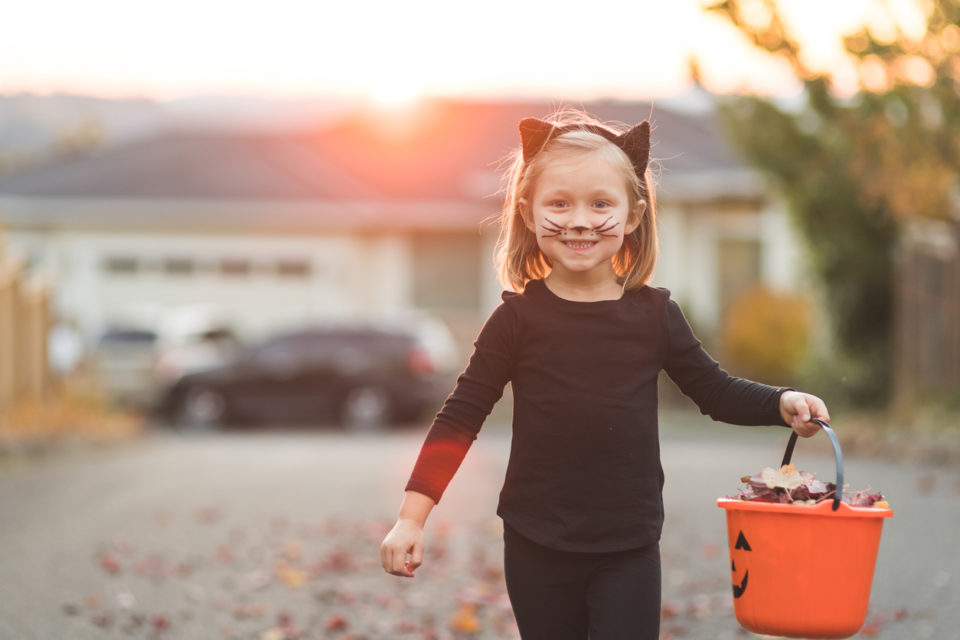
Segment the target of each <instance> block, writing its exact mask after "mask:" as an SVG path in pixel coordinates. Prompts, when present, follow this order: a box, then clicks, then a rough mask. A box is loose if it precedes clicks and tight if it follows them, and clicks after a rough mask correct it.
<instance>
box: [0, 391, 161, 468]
mask: <svg viewBox="0 0 960 640" xmlns="http://www.w3.org/2000/svg"><path fill="white" fill-rule="evenodd" d="M143 427H144V421H143V418H142V417H141V416H140V415H138V414H136V413H132V412H128V411H124V410H120V409H116V408H114V407H112V406H111V405H110V403H109V402H108V401H107V399H106V398H105V397H104V395H103V394H102V393H100V392H99V391H98V390H97V389H96V387H95V386H93V385H92V384H91V383H89V382H87V381H84V380H70V381H65V382H64V383H62V384H61V385H60V386H59V387H58V388H57V389H55V390H53V391H51V392H49V393H48V394H47V396H46V397H43V398H40V399H24V400H20V401H19V402H16V403H14V405H13V406H11V407H10V408H8V409H6V410H3V411H0V455H3V454H4V453H16V452H30V451H34V450H39V449H44V448H47V447H49V446H51V445H55V444H59V443H64V442H68V441H83V442H110V441H117V440H123V439H126V438H129V437H131V436H133V435H136V434H138V433H140V432H141V430H142V429H143Z"/></svg>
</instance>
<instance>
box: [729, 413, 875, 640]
mask: <svg viewBox="0 0 960 640" xmlns="http://www.w3.org/2000/svg"><path fill="white" fill-rule="evenodd" d="M815 422H817V423H818V424H819V425H820V427H821V430H822V431H823V432H824V433H825V434H827V436H829V438H830V441H831V442H832V444H833V452H834V456H835V458H836V473H837V477H836V487H837V489H836V492H835V493H834V497H833V499H827V500H823V501H821V502H818V503H817V504H792V503H791V504H783V503H775V502H754V501H748V500H738V499H731V498H721V499H719V500H718V501H717V506H719V507H720V508H722V509H724V510H725V511H726V515H727V541H728V544H729V548H730V569H731V576H732V584H733V609H734V614H735V615H736V618H737V622H739V623H740V625H741V626H743V627H744V628H746V629H748V630H750V631H753V632H755V633H761V634H766V635H774V636H784V637H789V638H847V637H850V636H852V635H854V634H855V633H857V631H859V630H860V628H861V627H862V626H863V623H864V620H865V619H866V615H867V606H868V604H869V601H870V588H871V586H872V583H873V572H874V567H875V566H876V559H877V548H878V547H879V545H880V533H881V528H882V525H883V519H884V518H889V517H890V516H892V515H893V511H891V510H890V509H889V508H883V507H856V506H850V505H849V504H846V503H844V502H842V500H841V496H842V492H843V455H842V453H841V451H840V443H839V441H838V440H837V436H836V434H835V433H834V431H833V429H831V428H830V426H829V425H828V424H826V423H825V422H822V421H819V420H815ZM796 441H797V435H796V433H794V434H791V436H790V441H789V443H788V444H787V450H786V453H785V455H784V458H783V463H782V465H781V467H782V466H783V465H787V464H789V463H790V458H791V456H792V455H793V448H794V445H795V444H796Z"/></svg>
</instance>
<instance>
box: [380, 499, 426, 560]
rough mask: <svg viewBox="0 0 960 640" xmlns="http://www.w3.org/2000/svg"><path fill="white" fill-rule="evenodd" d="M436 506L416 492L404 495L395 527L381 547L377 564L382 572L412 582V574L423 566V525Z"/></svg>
mask: <svg viewBox="0 0 960 640" xmlns="http://www.w3.org/2000/svg"><path fill="white" fill-rule="evenodd" d="M435 504H436V503H435V502H434V501H433V498H430V497H428V496H425V495H423V494H422V493H417V492H416V491H407V492H406V493H405V494H404V496H403V502H402V503H401V504H400V513H399V515H398V516H397V523H396V524H395V525H393V529H391V530H390V533H388V534H387V537H385V538H384V539H383V542H382V543H381V544H380V564H381V565H382V566H383V569H384V571H386V572H387V573H390V574H393V575H395V576H402V577H404V578H412V577H413V572H414V571H416V570H417V567H419V566H420V565H421V564H423V525H424V524H426V522H427V516H429V515H430V511H432V510H433V507H434V505H435ZM408 556H409V559H408V558H407V557H408Z"/></svg>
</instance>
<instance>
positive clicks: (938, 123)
mask: <svg viewBox="0 0 960 640" xmlns="http://www.w3.org/2000/svg"><path fill="white" fill-rule="evenodd" d="M916 1H917V3H918V4H917V8H918V10H919V11H922V12H923V15H924V16H925V17H926V29H925V30H923V32H922V33H910V34H908V33H906V32H905V31H904V29H903V28H902V27H901V26H900V25H898V23H897V21H896V20H895V19H893V18H892V15H893V14H892V11H891V10H890V8H889V7H888V6H887V4H886V2H884V1H883V0H873V5H874V6H873V7H872V8H873V10H874V11H873V13H872V15H873V16H875V18H876V19H875V20H874V21H873V22H868V24H866V25H864V27H863V28H862V30H860V31H859V32H858V33H854V34H851V35H849V36H847V37H846V38H845V39H844V43H843V44H844V48H845V49H846V52H847V54H848V57H849V61H850V64H851V65H852V68H853V69H854V70H855V74H853V75H854V76H855V77H856V87H855V88H854V91H852V92H851V91H850V89H849V88H848V87H840V86H838V83H839V78H838V76H836V75H835V74H834V73H832V72H831V71H818V70H813V69H811V68H809V67H808V65H807V64H806V63H805V59H804V55H803V53H804V52H803V50H802V46H801V44H800V43H798V42H797V41H796V40H795V39H794V38H793V37H792V35H791V33H790V32H789V29H788V27H787V25H786V23H785V22H784V20H783V19H782V16H781V14H780V12H779V11H778V7H777V3H776V1H775V0H725V1H724V2H720V3H718V4H715V5H713V6H711V7H709V10H711V11H714V12H717V13H720V14H722V15H723V16H725V17H726V18H727V19H729V20H730V22H732V23H733V24H734V25H735V26H736V27H737V28H738V29H739V30H740V31H741V32H742V33H743V34H745V35H746V36H747V37H748V38H749V39H750V41H751V42H752V43H753V44H754V45H755V46H757V47H759V48H761V49H763V50H766V51H768V52H770V53H771V54H773V55H777V56H781V57H782V58H784V59H785V60H787V61H788V62H789V63H790V66H791V67H792V69H793V71H794V73H795V74H796V76H797V78H798V79H799V80H800V81H801V82H802V83H803V86H804V92H803V100H804V104H803V105H802V108H785V107H782V106H780V105H778V104H777V103H776V102H775V101H772V100H767V99H764V98H760V97H756V96H740V97H734V98H728V99H724V100H722V101H721V106H720V109H721V115H722V117H723V119H724V121H725V122H726V124H727V125H728V128H729V131H730V133H731V134H732V137H733V139H734V141H735V143H736V144H738V145H739V146H740V148H741V149H742V150H743V151H744V152H745V153H746V154H747V156H748V158H749V159H750V161H751V162H752V163H753V164H755V165H756V166H757V167H758V168H760V169H761V170H762V171H763V172H765V173H766V174H768V175H769V176H771V177H772V178H773V179H774V181H775V182H776V184H777V186H778V187H779V189H780V190H781V192H782V193H783V194H784V196H785V198H786V200H787V202H788V206H789V208H790V210H791V213H792V214H793V216H794V219H795V222H796V224H797V226H798V228H799V229H800V231H801V233H802V234H803V236H804V238H805V240H806V244H807V246H808V249H809V254H810V257H811V260H812V263H813V267H814V269H815V271H816V272H817V274H818V275H819V277H820V279H821V280H822V282H823V284H824V286H825V291H826V300H827V303H828V304H829V306H830V309H829V316H830V317H831V318H832V321H833V329H834V334H835V337H836V343H837V347H838V350H837V352H836V353H835V354H834V356H836V358H837V360H838V361H840V362H843V363H845V366H846V367H848V368H849V369H848V371H847V372H846V373H847V376H848V378H847V380H846V385H845V387H846V391H847V392H849V395H850V398H851V399H852V400H854V401H861V402H876V399H877V397H878V396H879V397H884V396H885V395H886V392H887V391H888V389H889V382H890V375H889V374H890V369H891V366H892V364H891V355H892V350H891V342H892V340H891V334H892V319H893V318H892V316H893V300H892V299H893V260H894V249H895V244H896V240H897V234H898V230H899V227H900V225H901V223H902V222H903V221H904V220H907V219H911V218H918V217H921V218H941V219H943V218H947V217H949V215H950V208H951V201H952V198H953V197H955V196H954V194H955V190H956V188H957V177H958V175H960V26H958V25H960V0H927V1H924V0H916Z"/></svg>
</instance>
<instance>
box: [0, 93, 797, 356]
mask: <svg viewBox="0 0 960 640" xmlns="http://www.w3.org/2000/svg"><path fill="white" fill-rule="evenodd" d="M585 107H586V108H587V110H588V111H590V112H592V113H594V114H595V115H597V116H598V117H600V118H601V119H603V120H608V121H619V122H626V123H633V122H637V121H640V120H643V119H651V121H652V123H653V126H654V131H653V150H652V155H653V157H654V158H655V159H656V161H657V165H656V166H659V167H660V174H659V179H658V189H657V191H658V206H659V212H658V213H659V229H660V241H661V258H660V261H659V263H658V266H657V269H656V271H655V274H654V284H657V285H660V286H667V287H669V288H670V289H671V290H672V292H673V295H674V297H675V298H677V299H678V300H680V302H681V304H682V305H683V306H684V308H685V310H686V312H687V314H688V315H689V316H690V318H691V320H692V322H693V323H694V325H695V326H696V327H697V328H698V331H702V332H710V331H711V330H713V329H715V328H716V327H717V326H718V325H719V323H720V322H721V318H722V316H723V313H724V310H725V308H726V307H727V306H728V305H730V304H731V303H732V301H733V300H735V299H736V296H737V295H738V294H739V293H740V292H741V291H743V290H744V289H745V288H746V287H749V286H751V285H753V284H756V283H758V282H764V283H767V284H770V285H771V286H773V287H788V286H790V285H791V284H792V283H793V281H794V280H795V278H796V277H797V275H798V265H797V251H796V249H795V246H796V241H795V239H794V236H793V234H792V232H791V229H790V227H789V224H788V221H787V215H786V212H785V209H784V205H783V203H782V202H781V201H780V200H778V199H777V198H776V197H774V196H772V195H771V193H770V192H769V191H768V189H767V187H766V186H765V185H764V183H763V182H762V181H760V180H759V179H758V177H757V176H756V174H755V173H754V172H753V171H752V170H750V169H749V168H748V167H747V166H746V164H745V162H744V161H743V160H741V159H740V158H739V157H738V156H737V155H736V154H735V153H734V152H733V150H732V149H731V147H730V146H729V145H728V144H727V143H726V142H725V141H724V139H723V136H722V134H721V132H720V131H719V127H718V124H717V123H716V121H715V120H714V119H713V117H712V116H711V115H710V114H690V113H683V112H679V111H672V110H669V109H665V108H661V107H651V105H650V104H649V103H629V102H597V103H592V104H587V105H585ZM551 110H552V109H551V105H549V104H547V103H536V102H526V103H520V102H503V103H495V102H457V101H445V100H435V101H432V102H428V103H425V104H423V105H422V106H421V107H419V108H418V109H416V110H413V111H410V112H406V113H400V112H389V111H387V112H376V111H361V112H356V113H353V114H351V115H350V116H349V117H347V118H345V119H343V120H341V121H338V122H337V123H336V124H334V125H330V126H326V127H324V128H322V129H318V130H316V131H300V132H285V133H277V132H269V133H258V132H255V131H244V132H238V131H231V132H224V131H219V132H211V131H203V130H179V131H168V132H165V133H161V134H157V135H155V136H153V137H149V138H144V139H140V140H137V141H133V142H128V143H125V144H123V145H121V146H116V147H112V148H107V149H103V150H101V151H99V152H97V153H94V154H90V155H85V156H82V157H77V158H73V159H67V160H62V161H58V162H56V163H53V164H49V165H46V166H41V167H37V168H34V169H31V170H27V171H23V172H21V173H18V174H14V175H10V176H7V177H5V178H2V179H0V224H2V225H5V226H6V228H7V236H8V239H9V243H10V245H11V246H12V247H14V248H15V249H16V250H18V251H19V252H20V253H21V254H23V255H24V256H25V257H26V258H27V260H28V262H29V263H30V264H31V265H32V266H33V268H34V269H37V270H40V271H41V272H45V273H47V274H48V275H49V276H50V277H51V278H52V279H53V281H54V282H55V283H56V296H55V300H54V309H55V311H56V313H57V315H58V316H59V317H60V318H62V319H65V320H68V321H70V322H73V323H75V324H76V326H78V327H80V329H81V330H82V331H83V333H84V334H85V335H86V336H87V337H89V338H92V337H93V336H95V335H96V334H97V333H98V332H99V331H101V330H102V329H103V328H104V327H106V326H108V325H109V324H111V323H116V322H120V321H123V320H125V319H127V318H129V317H130V316H131V315H132V314H141V315H142V314H149V313H152V312H153V311H154V310H157V309H162V308H166V307H170V306H176V305H186V304H198V303H204V304H210V305H213V306H215V307H216V308H218V309H220V310H221V311H222V312H224V313H226V314H228V315H229V316H230V317H231V318H233V319H234V321H235V323H236V325H237V327H238V329H239V330H240V331H241V332H242V333H245V334H247V335H249V336H255V335H260V334H264V333H267V332H270V331H272V330H274V329H277V328H278V327H281V326H284V325H290V324H297V323H301V322H306V321H311V320H318V319H326V318H351V317H357V316H369V315H383V314H398V313H409V312H415V311H426V312H429V313H430V314H433V315H436V316H438V317H440V318H442V319H444V320H445V321H446V322H447V323H448V324H449V325H450V327H451V328H452V329H453V331H454V333H455V334H456V335H457V336H458V337H459V338H461V339H462V340H463V341H464V344H469V340H470V339H472V337H473V335H475V333H476V331H477V329H478V327H479V324H480V322H481V321H482V320H483V318H484V317H485V316H486V315H487V313H489V311H490V309H492V308H493V306H494V305H496V304H497V302H498V301H499V294H500V291H501V287H500V285H499V283H498V282H497V278H496V273H495V270H494V268H493V263H492V257H491V256H492V252H493V247H494V244H495V242H496V235H497V230H496V226H495V224H494V218H495V216H496V215H497V213H498V211H499V208H500V196H499V195H498V191H499V186H500V178H499V170H500V169H501V168H502V165H503V161H504V159H505V157H506V156H507V154H508V153H509V152H510V151H511V150H512V149H514V148H515V147H516V146H517V144H518V135H517V132H516V125H517V122H518V121H519V120H520V119H521V118H522V117H525V116H531V115H532V116H544V115H547V114H548V113H549V112H550V111H551Z"/></svg>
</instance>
